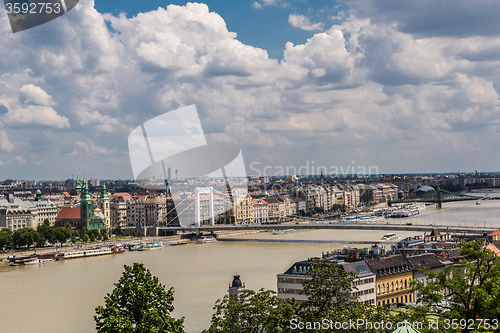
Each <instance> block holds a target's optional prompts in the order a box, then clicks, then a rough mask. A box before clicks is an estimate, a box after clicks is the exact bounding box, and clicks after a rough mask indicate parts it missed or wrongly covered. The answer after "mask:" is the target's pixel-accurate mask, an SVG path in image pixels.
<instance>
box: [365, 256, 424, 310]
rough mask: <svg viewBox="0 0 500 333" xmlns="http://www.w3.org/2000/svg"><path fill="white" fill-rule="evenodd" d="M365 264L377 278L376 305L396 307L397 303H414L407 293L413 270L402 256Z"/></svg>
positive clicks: (410, 295) (411, 295)
mask: <svg viewBox="0 0 500 333" xmlns="http://www.w3.org/2000/svg"><path fill="white" fill-rule="evenodd" d="M366 263H367V264H368V266H369V267H370V269H371V270H372V271H373V272H374V273H375V275H376V276H377V280H376V293H377V305H383V306H391V307H392V306H394V307H395V306H397V304H398V303H409V302H414V301H415V297H414V295H413V293H409V292H408V291H409V289H410V282H411V281H412V280H413V271H414V268H413V266H412V265H411V263H410V262H409V261H408V260H407V259H406V258H405V257H403V256H402V255H394V256H390V257H384V258H379V259H370V260H367V261H366Z"/></svg>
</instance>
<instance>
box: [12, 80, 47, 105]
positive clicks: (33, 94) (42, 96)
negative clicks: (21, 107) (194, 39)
mask: <svg viewBox="0 0 500 333" xmlns="http://www.w3.org/2000/svg"><path fill="white" fill-rule="evenodd" d="M20 92H21V97H22V99H23V101H22V102H24V103H27V104H34V105H44V106H50V105H54V102H53V100H52V96H50V95H49V94H47V92H45V90H43V89H42V88H40V87H38V86H35V85H33V84H25V85H23V86H22V87H21V89H20Z"/></svg>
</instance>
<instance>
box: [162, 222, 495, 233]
mask: <svg viewBox="0 0 500 333" xmlns="http://www.w3.org/2000/svg"><path fill="white" fill-rule="evenodd" d="M434 228H437V229H438V230H439V231H441V232H449V233H459V234H474V235H483V234H485V233H487V234H489V233H491V232H493V231H495V230H496V228H492V227H486V226H483V227H481V226H460V225H458V226H450V225H413V224H409V223H407V224H374V223H339V222H316V223H286V224H253V223H252V224H215V225H200V226H197V225H189V226H184V227H182V226H181V227H159V228H157V229H158V231H160V232H161V231H165V232H176V233H177V232H186V233H193V234H200V233H203V232H210V233H213V232H215V231H231V230H234V231H236V230H238V231H242V230H269V231H270V230H275V229H279V230H290V229H295V230H304V229H351V230H390V231H418V232H428V233H430V232H431V231H432V229H434Z"/></svg>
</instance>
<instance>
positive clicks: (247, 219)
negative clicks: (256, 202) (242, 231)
mask: <svg viewBox="0 0 500 333" xmlns="http://www.w3.org/2000/svg"><path fill="white" fill-rule="evenodd" d="M240 200H241V201H239V200H238V201H239V202H238V203H237V204H235V205H234V217H235V223H236V224H242V223H253V200H252V197H251V196H250V195H249V194H247V195H246V196H245V197H244V198H240Z"/></svg>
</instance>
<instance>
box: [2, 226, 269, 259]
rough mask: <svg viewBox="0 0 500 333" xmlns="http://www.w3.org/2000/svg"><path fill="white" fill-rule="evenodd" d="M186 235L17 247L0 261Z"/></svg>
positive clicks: (218, 234)
mask: <svg viewBox="0 0 500 333" xmlns="http://www.w3.org/2000/svg"><path fill="white" fill-rule="evenodd" d="M262 231H263V230H241V231H240V230H235V231H217V232H215V234H216V237H217V238H219V237H230V236H236V235H246V234H255V233H259V232H262ZM183 236H186V235H184V234H179V235H175V236H161V237H140V238H139V237H125V238H114V239H109V240H107V241H96V242H93V243H81V242H78V243H74V244H73V243H67V244H63V246H45V247H38V248H30V249H18V250H12V251H8V252H0V263H8V259H7V258H8V257H9V256H11V255H16V256H28V255H33V254H37V253H38V254H40V253H47V252H60V251H70V250H75V249H79V248H83V247H92V246H103V245H116V244H127V243H133V242H138V241H151V240H161V241H162V242H164V243H168V242H172V241H179V240H181V239H185V238H183Z"/></svg>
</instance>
